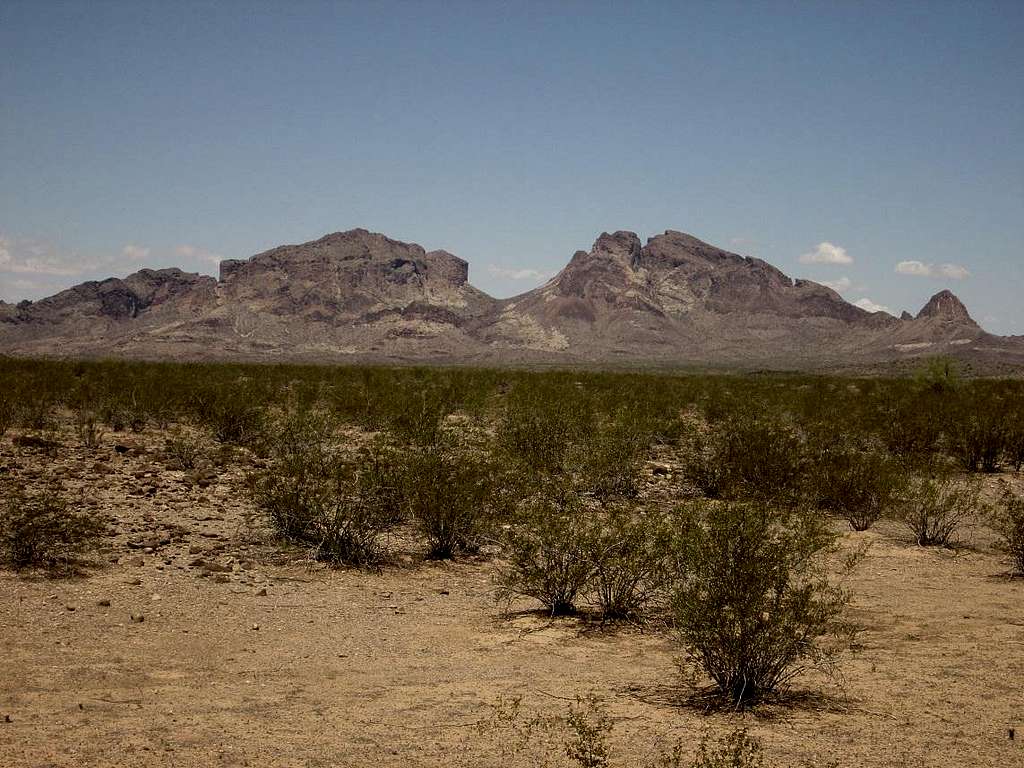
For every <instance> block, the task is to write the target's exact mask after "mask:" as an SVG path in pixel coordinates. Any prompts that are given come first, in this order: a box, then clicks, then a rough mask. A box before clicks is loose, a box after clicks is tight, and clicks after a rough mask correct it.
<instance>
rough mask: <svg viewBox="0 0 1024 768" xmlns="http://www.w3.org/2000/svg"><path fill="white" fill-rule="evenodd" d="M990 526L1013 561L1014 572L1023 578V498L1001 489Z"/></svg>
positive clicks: (1004, 488) (1006, 487)
mask: <svg viewBox="0 0 1024 768" xmlns="http://www.w3.org/2000/svg"><path fill="white" fill-rule="evenodd" d="M992 525H993V528H995V530H996V533H998V534H999V537H1000V539H1001V544H1002V546H1003V548H1004V549H1005V550H1006V551H1007V553H1009V555H1010V557H1011V558H1012V559H1013V567H1014V570H1015V571H1016V572H1017V573H1018V574H1020V575H1022V576H1024V497H1022V496H1018V495H1017V494H1015V493H1014V492H1013V491H1011V490H1010V487H1009V485H1005V486H1004V487H1003V491H1002V494H1001V496H1000V498H999V502H998V503H997V504H996V505H995V507H994V509H993V510H992Z"/></svg>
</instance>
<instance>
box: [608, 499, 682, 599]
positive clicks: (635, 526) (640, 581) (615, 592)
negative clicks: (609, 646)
mask: <svg viewBox="0 0 1024 768" xmlns="http://www.w3.org/2000/svg"><path fill="white" fill-rule="evenodd" d="M671 539H672V529H671V527H670V526H669V525H668V521H667V519H666V518H665V517H664V516H662V515H660V514H659V513H657V512H653V511H648V512H633V511H631V510H626V509H614V510H612V511H611V513H610V514H608V515H607V516H606V520H605V522H604V525H603V526H602V527H601V528H600V530H599V532H597V533H596V534H595V535H593V536H591V537H590V542H591V552H590V555H589V557H590V560H591V562H592V564H593V575H592V579H591V582H592V587H593V593H594V600H595V603H596V605H597V607H598V609H599V610H600V611H601V615H602V617H603V618H605V619H642V618H644V617H645V616H646V615H647V614H648V613H649V612H650V610H651V608H652V607H654V606H657V605H660V604H661V603H662V601H663V599H664V598H665V592H666V589H667V587H668V582H669V577H670V573H671V568H670V558H671V553H672V550H671Z"/></svg>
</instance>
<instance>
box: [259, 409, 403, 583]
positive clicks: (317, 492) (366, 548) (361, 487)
mask: <svg viewBox="0 0 1024 768" xmlns="http://www.w3.org/2000/svg"><path fill="white" fill-rule="evenodd" d="M334 431H335V427H334V424H333V422H332V421H331V420H330V419H329V418H327V417H325V416H323V415H321V414H317V413H313V412H301V413H298V414H292V415H289V416H287V417H286V418H285V419H283V420H282V421H281V422H280V423H278V424H277V425H276V428H275V429H274V430H273V434H274V442H273V443H272V459H271V462H270V464H269V466H268V467H267V468H266V469H263V470H259V471H257V472H255V473H253V474H252V475H251V476H250V479H249V490H250V494H251V497H252V500H253V502H254V505H255V506H256V508H257V510H259V512H260V513H261V515H262V516H263V518H264V519H265V520H266V521H267V522H268V523H269V524H270V526H271V528H272V529H273V530H274V531H275V532H276V533H277V535H279V536H280V537H281V538H282V539H285V540H287V541H291V542H294V543H298V544H303V545H306V546H309V547H311V549H312V551H313V553H314V555H315V556H316V557H317V558H318V559H320V560H324V561H327V562H330V563H342V564H348V565H365V564H371V563H374V562H376V561H378V560H379V559H380V557H381V555H382V549H381V543H380V536H381V534H382V533H384V532H385V531H386V530H387V529H388V528H389V527H390V526H391V525H393V524H394V522H395V521H396V519H400V517H401V498H402V497H401V488H400V485H399V482H398V480H397V478H396V474H397V473H395V472H393V471H392V470H393V462H392V459H391V456H390V454H389V453H388V452H386V451H384V450H382V449H380V448H379V447H373V448H369V449H364V450H363V451H362V452H361V454H360V455H359V456H358V457H356V458H355V459H351V458H350V459H346V458H345V457H344V456H342V455H341V454H340V451H339V446H336V445H335V444H334Z"/></svg>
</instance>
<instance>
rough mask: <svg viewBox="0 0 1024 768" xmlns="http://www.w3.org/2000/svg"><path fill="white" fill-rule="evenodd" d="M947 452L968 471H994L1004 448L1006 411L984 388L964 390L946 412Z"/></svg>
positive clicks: (997, 466)
mask: <svg viewBox="0 0 1024 768" xmlns="http://www.w3.org/2000/svg"><path fill="white" fill-rule="evenodd" d="M946 432H947V438H948V441H949V451H950V453H951V454H952V455H953V456H954V457H955V458H956V459H957V460H958V461H959V462H960V464H961V465H962V466H963V468H964V469H966V470H967V471H968V472H977V471H979V470H980V471H982V472H995V471H997V470H998V469H999V461H1000V459H1001V458H1002V454H1003V449H1004V448H1005V447H1006V439H1007V426H1006V413H1005V410H1004V408H1003V407H1002V404H1001V403H1000V402H999V401H998V400H996V399H994V398H993V397H991V396H986V394H985V393H984V392H983V391H978V390H976V389H971V390H969V391H964V392H963V393H962V395H961V396H960V397H959V398H958V399H957V401H955V402H954V403H953V405H952V406H951V408H950V409H949V412H948V414H947V423H946Z"/></svg>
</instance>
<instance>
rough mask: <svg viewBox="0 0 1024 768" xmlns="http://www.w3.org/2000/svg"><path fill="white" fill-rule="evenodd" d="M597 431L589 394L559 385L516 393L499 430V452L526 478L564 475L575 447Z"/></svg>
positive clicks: (506, 409)
mask: <svg viewBox="0 0 1024 768" xmlns="http://www.w3.org/2000/svg"><path fill="white" fill-rule="evenodd" d="M593 429H594V413H593V404H592V403H591V401H590V399H589V398H587V397H586V395H585V393H583V392H582V391H579V390H577V389H575V388H572V389H569V388H568V387H567V386H566V385H565V384H564V383H562V382H558V381H557V380H555V381H552V382H548V383H544V384H541V383H540V382H536V383H535V386H534V387H532V388H528V387H526V386H521V387H517V388H516V389H515V390H513V392H512V393H511V394H510V395H509V399H508V402H507V403H506V405H505V408H504V411H503V413H502V414H501V416H500V418H499V420H498V423H497V426H496V430H495V432H496V435H495V438H496V443H497V446H498V449H499V450H500V451H501V452H502V453H503V454H504V455H505V456H506V457H507V458H508V460H509V461H510V462H511V463H513V464H514V465H515V466H517V467H518V468H519V469H520V470H521V471H522V472H523V473H524V475H526V476H527V477H531V478H535V479H543V478H544V477H550V476H562V475H565V474H566V473H567V472H568V471H569V470H570V469H571V468H572V466H571V465H572V463H573V462H572V456H571V453H572V449H573V446H575V445H579V444H581V443H583V442H585V441H586V440H587V439H588V438H589V437H590V435H591V434H592V433H593Z"/></svg>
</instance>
